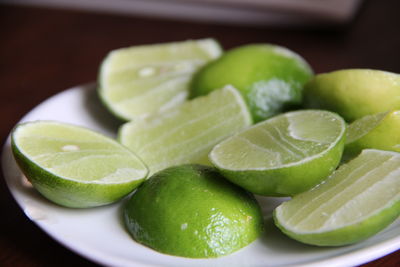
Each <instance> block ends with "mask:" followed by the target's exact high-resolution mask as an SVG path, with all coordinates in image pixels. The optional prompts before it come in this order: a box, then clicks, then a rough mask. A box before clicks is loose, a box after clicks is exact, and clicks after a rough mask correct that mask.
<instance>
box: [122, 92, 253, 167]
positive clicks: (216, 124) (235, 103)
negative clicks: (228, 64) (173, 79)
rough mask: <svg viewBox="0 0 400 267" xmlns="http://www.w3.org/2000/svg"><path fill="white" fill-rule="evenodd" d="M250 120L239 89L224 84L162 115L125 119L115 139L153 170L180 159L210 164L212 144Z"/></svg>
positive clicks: (242, 126)
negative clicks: (132, 119) (140, 118)
mask: <svg viewBox="0 0 400 267" xmlns="http://www.w3.org/2000/svg"><path fill="white" fill-rule="evenodd" d="M251 123H252V121H251V116H250V114H249V111H248V109H247V106H246V104H245V103H244V101H243V99H242V97H241V95H240V93H238V92H237V90H236V89H234V88H233V87H229V86H228V87H225V88H222V89H220V90H216V91H214V92H213V93H212V94H210V95H207V96H204V97H199V98H196V99H193V100H191V101H188V102H186V103H184V104H182V105H181V106H179V107H177V108H176V109H174V110H171V111H170V112H166V113H164V114H162V115H159V116H152V117H149V118H146V119H142V120H136V121H133V122H129V123H126V124H124V125H123V126H122V127H121V128H120V130H119V139H120V141H121V143H122V144H124V145H126V146H127V147H128V148H130V149H131V150H132V151H135V152H136V153H137V154H138V155H139V156H140V157H141V158H142V159H143V161H144V162H145V163H146V164H147V166H148V167H149V168H150V172H151V173H155V172H156V171H158V170H161V169H164V168H166V167H169V166H173V165H179V164H184V163H198V164H210V163H209V160H208V153H209V152H210V151H211V149H212V147H213V146H214V145H215V144H217V143H218V142H220V141H221V140H223V139H224V138H226V137H228V136H230V135H232V134H234V133H236V132H238V131H240V130H242V129H244V128H246V127H247V126H249V125H250V124H251Z"/></svg>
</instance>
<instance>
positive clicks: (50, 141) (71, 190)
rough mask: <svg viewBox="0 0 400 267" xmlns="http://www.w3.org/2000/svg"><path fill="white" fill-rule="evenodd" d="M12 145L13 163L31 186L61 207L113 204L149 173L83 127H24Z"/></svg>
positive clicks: (42, 123) (56, 124) (44, 124)
mask: <svg viewBox="0 0 400 267" xmlns="http://www.w3.org/2000/svg"><path fill="white" fill-rule="evenodd" d="M11 142H12V151H13V154H14V157H15V159H16V161H17V163H18V165H19V166H20V168H21V170H22V171H23V173H24V174H25V175H26V177H27V178H28V179H29V181H30V182H31V183H32V185H33V186H34V187H35V188H36V189H37V190H38V191H39V192H40V193H41V194H42V195H43V196H45V197H46V198H48V199H49V200H51V201H53V202H55V203H57V204H59V205H62V206H67V207H74V208H86V207H94V206H100V205H105V204H108V203H112V202H115V201H117V200H119V199H121V198H122V197H124V196H125V195H127V194H128V193H130V192H131V191H132V190H133V189H135V188H136V187H137V186H138V185H139V184H140V183H141V182H143V180H144V178H145V177H146V175H147V172H148V170H147V168H146V166H145V165H144V164H143V163H142V161H141V160H140V159H139V158H138V157H137V156H136V155H135V154H133V153H132V152H131V151H129V150H128V149H127V148H125V147H123V146H122V145H120V144H119V143H118V142H116V141H114V140H112V139H111V138H108V137H106V136H103V135H101V134H99V133H96V132H93V131H91V130H89V129H86V128H82V127H79V126H74V125H69V124H65V123H59V122H53V121H35V122H28V123H22V124H19V125H17V126H16V128H15V129H14V131H13V132H12V139H11Z"/></svg>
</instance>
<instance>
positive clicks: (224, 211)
mask: <svg viewBox="0 0 400 267" xmlns="http://www.w3.org/2000/svg"><path fill="white" fill-rule="evenodd" d="M124 218H125V223H126V226H127V229H128V230H129V232H130V233H131V235H132V236H133V238H134V239H135V240H136V241H138V242H140V243H142V244H144V245H146V246H148V247H151V248H153V249H155V250H157V251H159V252H162V253H166V254H171V255H177V256H182V257H190V258H210V257H219V256H222V255H227V254H230V253H232V252H234V251H236V250H238V249H240V248H242V247H244V246H246V245H248V244H250V243H251V242H253V241H254V240H255V239H257V238H258V237H259V236H260V234H261V232H262V229H263V218H262V214H261V211H260V208H259V206H258V203H257V201H256V200H255V199H254V197H253V196H252V195H251V194H249V193H247V192H246V191H245V190H243V189H241V188H240V187H237V186H235V185H234V184H232V183H230V182H228V181H227V180H225V179H224V178H223V177H222V176H220V174H219V173H218V172H217V171H216V170H215V169H214V168H212V167H205V166H201V165H182V166H176V167H171V168H168V169H165V170H163V171H160V172H158V173H157V174H155V175H153V176H152V177H151V178H150V179H148V180H147V181H146V182H144V183H143V185H142V186H141V187H139V188H138V190H137V191H136V192H135V193H134V194H133V196H132V197H131V199H130V200H129V201H128V203H127V205H126V206H125V208H124Z"/></svg>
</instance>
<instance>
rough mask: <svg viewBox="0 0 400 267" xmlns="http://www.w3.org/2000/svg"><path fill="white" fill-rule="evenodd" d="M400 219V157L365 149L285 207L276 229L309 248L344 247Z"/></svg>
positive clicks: (279, 212)
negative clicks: (309, 245) (314, 246)
mask: <svg viewBox="0 0 400 267" xmlns="http://www.w3.org/2000/svg"><path fill="white" fill-rule="evenodd" d="M399 215H400V153H396V152H389V151H380V150H374V149H366V150H364V151H363V152H362V153H361V154H360V155H359V156H358V157H357V158H355V159H353V160H352V161H350V162H349V163H347V164H344V165H341V167H340V168H339V169H338V170H337V171H335V172H334V173H333V174H332V175H331V176H330V177H329V178H328V179H327V180H326V181H325V182H324V183H321V184H320V185H318V186H317V187H315V188H313V189H312V190H310V191H307V192H305V193H302V194H300V195H297V196H295V197H294V198H293V199H291V200H289V201H287V202H284V203H283V204H281V205H280V206H278V207H277V208H276V210H275V211H274V219H275V223H276V225H277V226H278V227H279V228H280V229H281V230H282V231H283V232H284V233H285V234H287V235H288V236H290V237H292V238H294V239H296V240H298V241H300V242H304V243H307V244H312V245H318V246H340V245H346V244H351V243H355V242H358V241H361V240H364V239H366V238H368V237H370V236H372V235H374V234H376V233H377V232H379V231H380V230H382V229H384V228H385V227H386V226H388V225H389V224H390V223H392V222H393V221H394V220H396V218H397V217H399Z"/></svg>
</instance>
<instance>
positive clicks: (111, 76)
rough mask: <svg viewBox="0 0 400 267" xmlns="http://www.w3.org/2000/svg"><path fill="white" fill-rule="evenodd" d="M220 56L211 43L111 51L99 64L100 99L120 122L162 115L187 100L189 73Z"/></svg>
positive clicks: (191, 73) (140, 47)
mask: <svg viewBox="0 0 400 267" xmlns="http://www.w3.org/2000/svg"><path fill="white" fill-rule="evenodd" d="M221 53H222V50H221V47H220V46H219V44H218V43H217V42H216V41H215V40H213V39H201V40H189V41H184V42H174V43H165V44H153V45H142V46H132V47H128V48H121V49H117V50H113V51H111V52H110V53H109V54H108V55H107V57H106V58H105V59H104V61H103V63H102V64H101V68H100V76H99V84H100V86H99V89H98V90H99V95H100V98H101V99H102V101H103V102H104V104H105V105H106V107H108V109H109V110H110V111H111V112H112V113H113V114H114V115H116V116H117V117H119V118H121V119H124V120H132V119H136V118H138V117H146V116H148V115H149V114H151V113H154V112H164V111H165V110H168V109H170V108H172V107H174V106H177V105H179V104H181V103H182V102H184V101H185V100H186V99H187V96H188V86H189V82H190V80H191V78H192V75H193V73H194V72H195V71H196V70H198V69H199V68H200V67H201V66H203V65H204V64H205V63H207V62H208V61H210V60H212V59H214V58H217V57H218V56H219V55H220V54H221Z"/></svg>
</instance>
